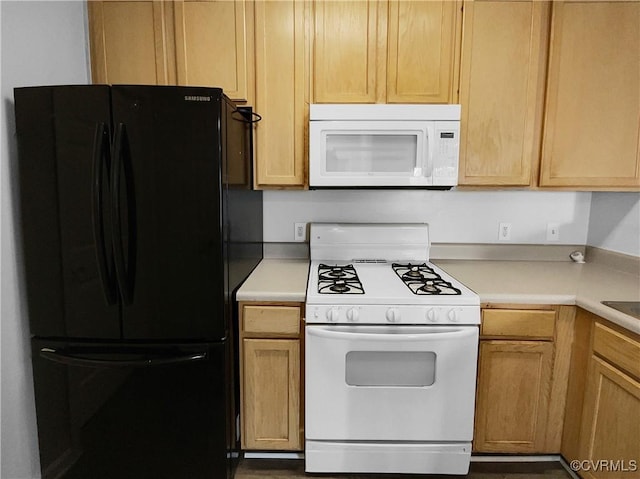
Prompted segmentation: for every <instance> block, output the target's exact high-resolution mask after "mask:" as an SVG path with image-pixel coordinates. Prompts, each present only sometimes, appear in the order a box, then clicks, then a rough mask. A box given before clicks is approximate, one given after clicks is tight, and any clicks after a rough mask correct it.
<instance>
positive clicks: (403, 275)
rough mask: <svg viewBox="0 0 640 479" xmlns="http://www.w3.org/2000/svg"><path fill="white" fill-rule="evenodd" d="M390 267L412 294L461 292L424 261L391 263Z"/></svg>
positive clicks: (451, 293)
mask: <svg viewBox="0 0 640 479" xmlns="http://www.w3.org/2000/svg"><path fill="white" fill-rule="evenodd" d="M391 267H392V268H393V270H394V271H395V272H396V274H397V275H398V277H399V278H400V279H401V280H402V281H403V282H404V284H406V285H407V287H408V288H409V289H410V290H411V292H412V293H413V294H416V295H434V296H438V295H461V294H462V291H460V290H459V289H458V288H456V287H455V286H453V285H452V284H451V283H450V282H449V281H446V280H444V279H442V277H441V276H440V275H439V274H438V273H436V272H435V271H434V270H433V268H430V267H429V266H427V265H426V264H425V263H422V264H412V263H407V264H401V263H393V264H392V265H391Z"/></svg>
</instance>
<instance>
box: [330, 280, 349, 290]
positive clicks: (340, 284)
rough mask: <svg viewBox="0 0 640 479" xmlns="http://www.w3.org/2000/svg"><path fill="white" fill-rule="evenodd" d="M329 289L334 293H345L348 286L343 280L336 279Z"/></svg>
mask: <svg viewBox="0 0 640 479" xmlns="http://www.w3.org/2000/svg"><path fill="white" fill-rule="evenodd" d="M329 289H330V290H331V291H333V292H334V293H346V292H347V291H349V286H347V283H345V282H344V281H343V280H338V281H336V282H334V283H333V284H332V285H331V286H329Z"/></svg>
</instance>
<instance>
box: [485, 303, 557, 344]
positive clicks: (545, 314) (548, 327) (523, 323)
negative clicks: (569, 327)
mask: <svg viewBox="0 0 640 479" xmlns="http://www.w3.org/2000/svg"><path fill="white" fill-rule="evenodd" d="M555 319H556V312H555V311H544V310H524V309H508V310H507V309H485V310H483V311H482V328H481V330H480V331H481V332H480V334H481V335H482V336H508V337H523V338H538V339H553V333H554V326H555Z"/></svg>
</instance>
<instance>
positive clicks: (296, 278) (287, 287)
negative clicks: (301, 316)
mask: <svg viewBox="0 0 640 479" xmlns="http://www.w3.org/2000/svg"><path fill="white" fill-rule="evenodd" d="M308 275H309V260H306V259H263V260H262V261H261V262H260V264H258V266H257V267H256V269H254V270H253V272H252V273H251V275H250V276H249V277H248V278H247V280H246V281H245V282H244V284H243V285H242V286H240V289H238V292H237V293H236V299H237V300H238V301H292V302H298V303H304V300H305V297H306V295H307V277H308Z"/></svg>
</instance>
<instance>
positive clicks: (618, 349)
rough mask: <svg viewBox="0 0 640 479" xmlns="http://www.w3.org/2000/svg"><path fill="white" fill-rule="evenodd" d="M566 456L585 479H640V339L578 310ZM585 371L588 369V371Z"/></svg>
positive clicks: (563, 449)
mask: <svg viewBox="0 0 640 479" xmlns="http://www.w3.org/2000/svg"><path fill="white" fill-rule="evenodd" d="M578 320H579V321H578V322H577V326H580V327H581V328H582V330H583V331H582V332H580V331H579V330H577V335H576V336H579V335H580V334H582V336H586V337H587V338H588V342H587V344H588V347H586V348H581V349H577V350H576V351H575V352H574V355H573V359H572V370H575V371H576V375H577V377H576V378H573V377H572V378H571V379H572V381H571V383H570V389H569V392H568V404H567V406H568V408H570V409H571V410H573V411H574V413H573V414H571V415H569V414H568V415H567V418H566V421H565V432H564V437H563V443H562V455H563V456H564V457H565V458H566V459H567V460H568V461H575V460H577V461H579V465H580V467H579V470H578V471H577V472H578V474H580V475H581V477H584V478H590V479H609V478H616V479H625V478H629V479H637V478H640V440H639V439H638V438H640V336H639V335H637V334H633V333H630V332H628V331H623V330H621V329H620V328H617V327H615V326H614V325H612V324H610V323H607V322H606V321H604V320H603V319H601V318H599V317H598V316H595V315H593V314H591V313H588V312H586V311H582V310H579V312H578ZM585 366H586V368H585Z"/></svg>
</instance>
